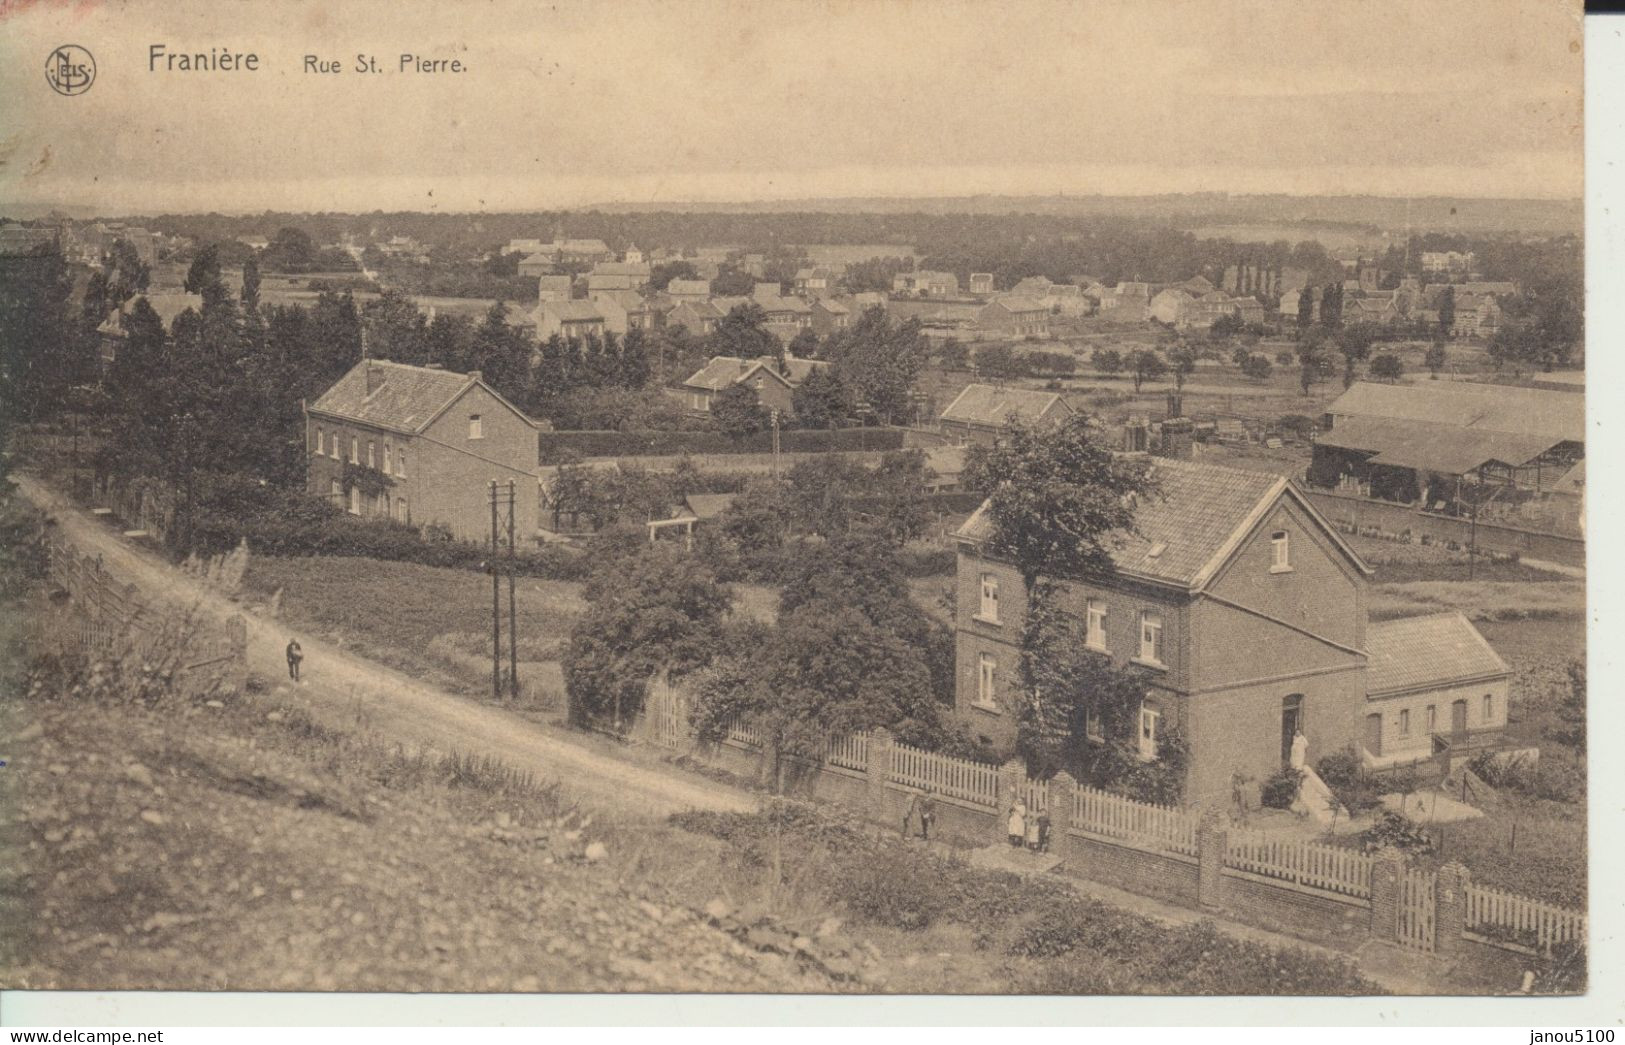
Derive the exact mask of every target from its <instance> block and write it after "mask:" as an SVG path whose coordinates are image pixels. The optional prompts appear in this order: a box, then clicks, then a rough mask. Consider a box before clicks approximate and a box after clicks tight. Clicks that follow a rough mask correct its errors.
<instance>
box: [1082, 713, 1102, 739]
mask: <svg viewBox="0 0 1625 1045" xmlns="http://www.w3.org/2000/svg"><path fill="white" fill-rule="evenodd" d="M1083 735H1084V736H1085V737H1087V738H1088V739H1090V740H1092V741H1094V742H1095V743H1097V744H1102V743H1105V741H1106V728H1105V726H1104V725H1102V724H1101V721H1100V712H1098V711H1096V710H1095V709H1094V708H1086V709H1084V712H1083Z"/></svg>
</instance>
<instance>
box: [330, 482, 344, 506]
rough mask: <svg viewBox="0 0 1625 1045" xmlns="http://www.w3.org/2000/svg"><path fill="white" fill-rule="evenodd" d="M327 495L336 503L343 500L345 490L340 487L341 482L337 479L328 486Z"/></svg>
mask: <svg viewBox="0 0 1625 1045" xmlns="http://www.w3.org/2000/svg"><path fill="white" fill-rule="evenodd" d="M327 494H328V496H329V497H331V498H333V500H335V501H338V500H342V499H343V497H344V488H343V487H341V486H340V485H339V481H338V480H337V479H334V480H333V481H332V482H331V483H329V484H328V487H327Z"/></svg>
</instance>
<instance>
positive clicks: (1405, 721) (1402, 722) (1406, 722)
mask: <svg viewBox="0 0 1625 1045" xmlns="http://www.w3.org/2000/svg"><path fill="white" fill-rule="evenodd" d="M1399 735H1400V736H1402V737H1408V736H1410V735H1411V709H1410V708H1400V709H1399Z"/></svg>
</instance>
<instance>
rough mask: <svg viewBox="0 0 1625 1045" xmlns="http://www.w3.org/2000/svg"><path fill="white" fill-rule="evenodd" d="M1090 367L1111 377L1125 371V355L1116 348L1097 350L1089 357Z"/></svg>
mask: <svg viewBox="0 0 1625 1045" xmlns="http://www.w3.org/2000/svg"><path fill="white" fill-rule="evenodd" d="M1089 365H1090V366H1092V367H1094V368H1095V370H1097V371H1098V372H1100V373H1102V374H1106V375H1107V376H1110V375H1112V374H1115V373H1117V372H1118V371H1120V370H1122V369H1123V353H1121V352H1119V351H1117V349H1115V348H1097V349H1095V350H1094V352H1093V353H1091V354H1090V356H1089Z"/></svg>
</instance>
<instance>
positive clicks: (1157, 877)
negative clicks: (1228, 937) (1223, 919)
mask: <svg viewBox="0 0 1625 1045" xmlns="http://www.w3.org/2000/svg"><path fill="white" fill-rule="evenodd" d="M1067 840H1068V842H1069V844H1070V850H1071V851H1070V852H1069V853H1067V854H1066V857H1067V861H1066V863H1064V864H1062V865H1061V870H1062V871H1063V872H1065V873H1066V874H1070V875H1074V876H1076V877H1078V878H1085V879H1088V880H1089V881H1091V882H1102V883H1104V884H1106V885H1113V886H1116V887H1117V888H1119V889H1125V890H1127V891H1128V892H1131V893H1139V894H1141V895H1142V896H1152V897H1155V898H1157V899H1159V900H1168V901H1171V902H1173V903H1178V904H1183V905H1185V906H1187V907H1195V906H1196V905H1197V879H1198V877H1199V869H1198V867H1197V862H1196V861H1195V860H1193V859H1191V858H1190V857H1188V856H1179V855H1177V854H1175V853H1157V852H1153V851H1151V850H1149V849H1141V848H1139V847H1137V846H1130V845H1124V844H1121V843H1117V842H1111V841H1108V840H1106V839H1104V838H1097V837H1095V836H1092V835H1087V834H1082V833H1080V832H1077V831H1070V832H1068V835H1067Z"/></svg>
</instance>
